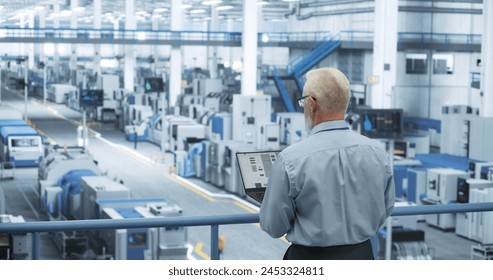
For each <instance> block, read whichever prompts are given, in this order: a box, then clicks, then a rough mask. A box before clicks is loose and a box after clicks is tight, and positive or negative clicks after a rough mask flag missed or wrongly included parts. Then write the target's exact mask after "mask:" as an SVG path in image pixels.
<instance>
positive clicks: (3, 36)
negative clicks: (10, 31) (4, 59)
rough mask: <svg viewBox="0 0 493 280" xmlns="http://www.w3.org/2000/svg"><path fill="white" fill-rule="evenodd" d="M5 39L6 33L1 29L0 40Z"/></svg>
mask: <svg viewBox="0 0 493 280" xmlns="http://www.w3.org/2000/svg"><path fill="white" fill-rule="evenodd" d="M5 37H7V31H5V29H1V30H0V38H5Z"/></svg>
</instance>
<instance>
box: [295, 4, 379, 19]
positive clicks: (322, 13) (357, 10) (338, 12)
mask: <svg viewBox="0 0 493 280" xmlns="http://www.w3.org/2000/svg"><path fill="white" fill-rule="evenodd" d="M374 11H375V8H374V7H370V8H355V9H341V10H334V11H317V12H311V13H308V14H304V15H300V14H298V15H296V19H297V20H306V19H309V18H311V17H319V16H335V15H344V14H361V13H373V12H374Z"/></svg>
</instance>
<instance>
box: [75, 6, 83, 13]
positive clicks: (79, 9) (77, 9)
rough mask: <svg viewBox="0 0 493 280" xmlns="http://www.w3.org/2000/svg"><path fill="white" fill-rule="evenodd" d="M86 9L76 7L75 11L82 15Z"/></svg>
mask: <svg viewBox="0 0 493 280" xmlns="http://www.w3.org/2000/svg"><path fill="white" fill-rule="evenodd" d="M85 9H86V8H84V7H76V8H74V10H73V11H74V12H76V13H82V12H83V11H84V10H85Z"/></svg>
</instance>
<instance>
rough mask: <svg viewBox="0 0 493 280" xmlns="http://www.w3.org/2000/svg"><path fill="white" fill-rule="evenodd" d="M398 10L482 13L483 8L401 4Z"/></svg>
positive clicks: (435, 12)
mask: <svg viewBox="0 0 493 280" xmlns="http://www.w3.org/2000/svg"><path fill="white" fill-rule="evenodd" d="M399 12H414V13H434V14H438V13H442V14H472V15H481V14H482V13H483V10H480V9H458V8H435V7H419V6H401V7H399Z"/></svg>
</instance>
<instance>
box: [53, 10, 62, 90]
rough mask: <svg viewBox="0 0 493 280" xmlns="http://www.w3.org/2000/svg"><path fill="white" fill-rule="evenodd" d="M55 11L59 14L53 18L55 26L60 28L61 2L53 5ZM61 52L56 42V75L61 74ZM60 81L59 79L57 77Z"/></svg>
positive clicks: (54, 54) (54, 51)
mask: <svg viewBox="0 0 493 280" xmlns="http://www.w3.org/2000/svg"><path fill="white" fill-rule="evenodd" d="M53 13H55V14H57V16H56V17H54V18H53V28H54V29H58V28H60V16H59V15H60V4H55V5H54V6H53ZM59 66H60V52H59V50H58V44H55V46H54V50H53V68H54V72H55V73H56V74H55V75H57V76H58V75H59V73H60V71H59V70H60V67H59ZM57 81H58V79H57Z"/></svg>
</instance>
